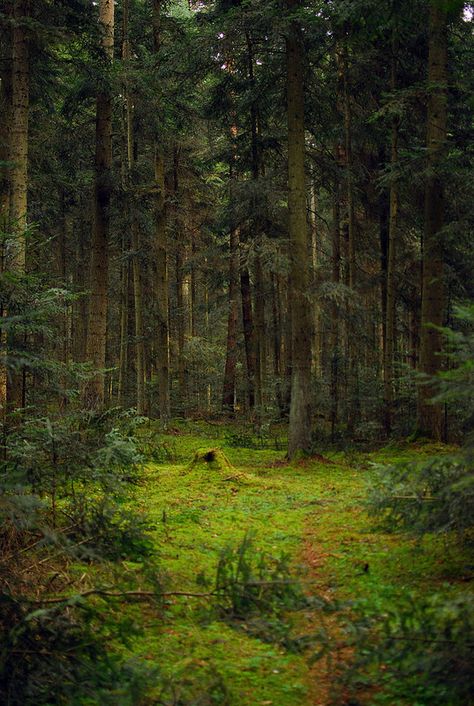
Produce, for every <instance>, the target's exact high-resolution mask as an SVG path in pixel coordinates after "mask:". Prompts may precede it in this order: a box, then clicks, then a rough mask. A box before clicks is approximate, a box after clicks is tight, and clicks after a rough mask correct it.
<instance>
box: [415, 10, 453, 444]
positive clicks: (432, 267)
mask: <svg viewBox="0 0 474 706" xmlns="http://www.w3.org/2000/svg"><path fill="white" fill-rule="evenodd" d="M447 60H448V58H447V18H446V11H445V10H444V9H443V8H442V7H441V6H440V5H439V4H437V3H434V2H433V3H432V4H431V9H430V20H429V56H428V84H429V99H428V113H427V134H426V147H427V154H428V170H429V171H428V176H427V181H426V190H425V229H424V237H423V279H422V303H421V332H420V365H419V369H420V372H421V373H423V374H424V375H427V376H429V377H433V376H434V375H436V373H438V372H439V370H440V369H441V356H440V353H441V349H442V337H441V333H440V331H439V330H438V329H437V328H435V327H437V326H441V325H442V324H443V317H444V304H445V302H444V287H443V243H442V239H441V237H440V231H441V229H442V228H443V225H444V194H443V177H442V173H441V172H442V160H443V156H444V152H445V148H446V139H447ZM433 394H434V392H433V387H432V385H431V384H420V386H419V388H418V429H419V431H420V432H421V433H422V434H425V435H427V436H429V437H430V438H433V439H442V437H443V409H442V406H441V405H440V404H433V403H432V397H433Z"/></svg>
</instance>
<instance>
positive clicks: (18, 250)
mask: <svg viewBox="0 0 474 706" xmlns="http://www.w3.org/2000/svg"><path fill="white" fill-rule="evenodd" d="M30 11H31V5H30V2H29V0H15V2H14V3H13V36H12V64H11V69H12V74H11V91H12V93H11V95H12V107H11V124H10V135H9V161H10V163H11V171H10V213H9V216H10V219H9V220H10V224H11V229H12V232H13V235H14V239H13V243H12V254H11V258H10V263H9V266H10V267H11V269H12V271H13V272H16V273H17V274H22V273H24V272H25V265H26V230H27V213H28V142H29V141H28V122H29V110H30V61H29V41H28V17H29V15H30ZM21 345H22V340H21V335H20V334H15V332H13V334H12V336H11V340H10V343H9V346H10V347H11V348H17V347H21ZM24 394H25V390H24V371H23V370H19V371H16V370H15V371H10V374H9V375H8V379H7V405H8V407H9V408H10V409H19V408H21V407H23V406H24V403H25V398H24Z"/></svg>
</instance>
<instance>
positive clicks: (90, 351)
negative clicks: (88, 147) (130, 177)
mask: <svg viewBox="0 0 474 706" xmlns="http://www.w3.org/2000/svg"><path fill="white" fill-rule="evenodd" d="M99 26H100V30H101V33H102V44H101V48H102V52H103V57H104V65H103V68H104V72H105V74H106V77H105V83H104V84H103V88H102V90H101V92H100V93H99V94H98V96H97V102H96V135H95V136H96V150H95V185H94V212H93V218H94V220H93V227H92V243H91V248H92V252H91V281H90V286H91V296H90V302H89V322H88V329H87V346H86V359H87V361H88V362H89V363H90V364H91V365H92V368H93V370H94V375H93V377H92V378H91V379H90V380H89V381H88V383H87V384H86V386H85V390H84V404H85V406H86V407H88V408H90V409H100V408H101V407H102V406H103V405H104V395H105V375H104V372H103V371H104V368H105V365H106V341H107V306H108V301H107V299H108V296H107V295H108V269H109V268H108V265H109V262H108V260H109V252H108V247H109V246H108V241H109V220H110V214H109V209H110V198H111V170H112V94H111V90H110V87H109V86H108V81H109V76H108V73H109V71H110V68H111V64H112V61H113V55H114V2H113V0H99Z"/></svg>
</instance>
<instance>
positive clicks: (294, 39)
mask: <svg viewBox="0 0 474 706" xmlns="http://www.w3.org/2000/svg"><path fill="white" fill-rule="evenodd" d="M287 6H288V8H289V9H290V10H297V9H299V8H300V2H299V0H288V2H287ZM286 55H287V101H288V213H289V238H290V282H289V284H290V287H289V293H290V299H291V322H292V325H291V343H292V375H291V406H290V426H289V433H288V456H289V458H293V457H295V456H296V455H298V454H300V453H307V452H309V451H310V449H311V312H310V307H309V306H308V298H307V295H308V284H309V268H308V228H307V220H306V193H305V187H306V179H305V169H304V155H305V131H304V92H303V41H302V37H301V28H300V26H299V24H298V22H297V21H295V20H294V21H292V23H291V26H290V29H289V33H288V36H287V40H286Z"/></svg>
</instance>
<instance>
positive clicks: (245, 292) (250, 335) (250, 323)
mask: <svg viewBox="0 0 474 706" xmlns="http://www.w3.org/2000/svg"><path fill="white" fill-rule="evenodd" d="M240 295H241V299H242V323H243V327H244V344H245V358H246V362H247V401H248V406H249V411H250V412H252V411H253V410H254V408H255V377H256V370H257V359H256V353H255V327H254V320H253V311H252V294H251V289H250V274H249V270H248V267H247V266H246V265H243V266H241V271H240Z"/></svg>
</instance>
